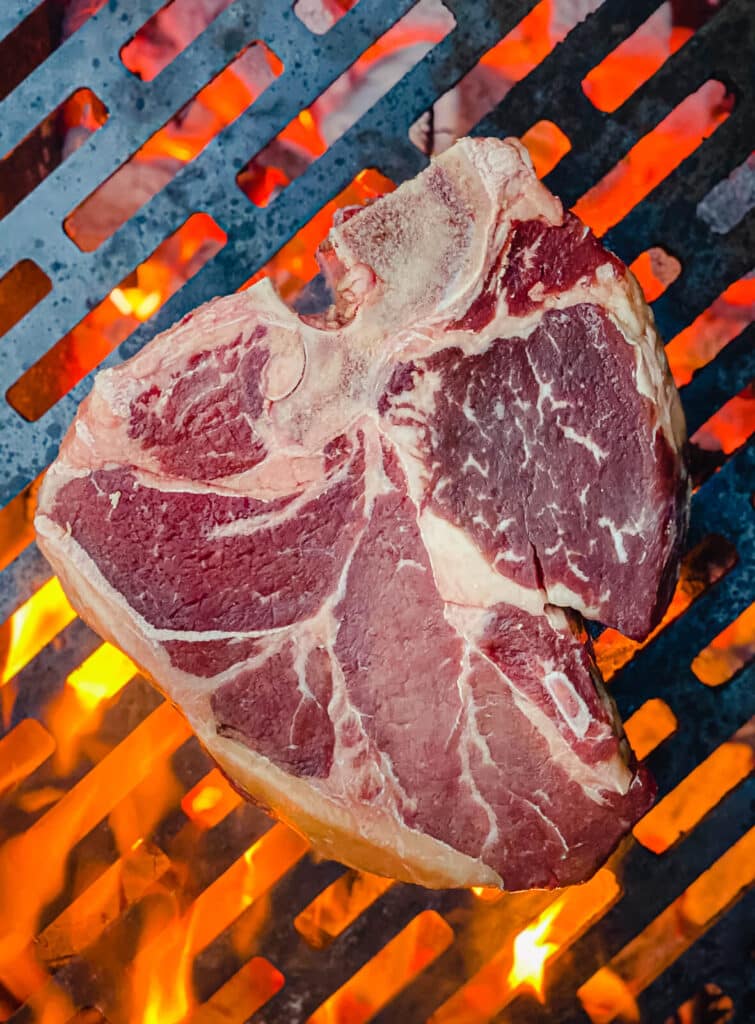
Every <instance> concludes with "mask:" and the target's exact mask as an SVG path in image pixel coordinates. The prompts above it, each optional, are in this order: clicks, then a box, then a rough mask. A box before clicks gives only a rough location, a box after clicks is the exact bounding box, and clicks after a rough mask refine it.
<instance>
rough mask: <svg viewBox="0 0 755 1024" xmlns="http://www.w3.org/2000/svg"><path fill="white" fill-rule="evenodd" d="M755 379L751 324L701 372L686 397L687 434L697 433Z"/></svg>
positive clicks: (687, 390)
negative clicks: (732, 397)
mask: <svg viewBox="0 0 755 1024" xmlns="http://www.w3.org/2000/svg"><path fill="white" fill-rule="evenodd" d="M753 379H755V327H754V326H753V325H752V324H751V325H750V326H749V327H746V328H745V329H744V330H743V331H742V333H741V334H740V335H739V336H738V337H736V338H734V339H733V341H730V342H729V343H728V345H726V347H725V348H723V349H722V350H721V351H720V352H719V353H718V355H717V356H716V358H715V359H714V360H713V361H712V362H710V363H708V365H707V366H704V367H703V368H702V369H701V370H699V371H698V372H697V373H696V374H695V376H694V377H693V378H692V380H691V381H690V383H689V384H688V385H687V386H686V387H685V389H684V391H683V393H682V395H683V402H684V412H685V415H686V417H687V431H688V433H689V434H690V435H691V434H694V432H695V431H696V430H697V429H698V427H701V426H702V425H703V423H705V421H706V420H707V419H709V418H710V417H711V416H712V415H713V413H714V412H716V411H717V410H718V409H720V408H721V406H722V405H724V403H725V402H727V401H728V400H729V399H730V398H731V396H732V395H736V394H737V392H739V391H741V390H742V388H743V387H745V386H746V385H747V384H749V383H750V381H751V380H753Z"/></svg>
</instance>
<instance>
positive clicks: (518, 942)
mask: <svg viewBox="0 0 755 1024" xmlns="http://www.w3.org/2000/svg"><path fill="white" fill-rule="evenodd" d="M560 909H561V908H560V904H559V903H558V902H556V903H554V904H552V905H551V906H550V907H548V909H547V910H545V911H543V913H542V914H541V915H540V916H539V917H538V918H537V920H536V921H534V922H533V923H532V924H531V925H529V927H527V928H525V929H524V930H523V931H521V932H519V934H518V935H517V937H516V938H515V939H514V962H513V964H512V965H511V970H510V971H509V977H508V983H509V985H510V986H511V988H512V989H515V988H524V987H526V988H530V989H532V991H533V992H534V993H535V995H536V996H537V998H538V999H539V1000H540V1002H541V1003H544V1002H545V995H544V984H543V983H544V975H545V964H546V962H547V960H548V958H549V957H551V956H552V955H553V954H554V953H555V952H556V950H557V949H558V944H557V943H555V942H549V941H547V939H546V936H547V935H548V934H549V933H550V931H551V927H552V925H553V922H554V920H555V919H556V917H557V916H558V913H559V910H560Z"/></svg>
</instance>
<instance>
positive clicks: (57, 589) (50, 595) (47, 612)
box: [0, 577, 76, 686]
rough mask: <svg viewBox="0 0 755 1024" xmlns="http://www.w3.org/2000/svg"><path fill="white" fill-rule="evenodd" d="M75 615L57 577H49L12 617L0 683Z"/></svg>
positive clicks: (20, 667)
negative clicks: (7, 648) (8, 643)
mask: <svg viewBox="0 0 755 1024" xmlns="http://www.w3.org/2000/svg"><path fill="white" fill-rule="evenodd" d="M75 618H76V612H75V611H74V610H73V608H72V607H71V606H70V604H69V603H68V599H67V597H66V595H65V594H64V593H63V588H62V587H61V586H60V583H59V582H58V580H57V578H56V577H53V578H52V579H51V580H48V581H47V583H45V584H43V586H41V587H40V588H39V590H38V591H37V592H36V594H34V595H33V596H32V597H30V598H29V600H28V601H25V602H24V604H22V605H21V607H20V608H19V609H18V610H17V611H16V612H14V613H13V615H12V616H11V619H10V623H11V638H10V645H9V650H8V655H7V658H6V660H5V666H4V668H3V669H2V672H1V673H0V686H2V684H3V683H7V682H8V680H9V679H12V678H13V676H14V675H15V674H16V673H17V672H20V670H21V669H22V668H23V667H24V665H27V664H28V663H29V662H30V661H31V659H32V658H33V657H35V656H36V655H37V654H39V652H40V651H41V650H42V648H43V647H46V646H47V644H49V642H50V641H51V640H52V638H53V637H54V636H57V634H58V633H59V632H60V631H61V629H64V628H65V627H66V626H67V625H68V623H69V622H72V621H73V620H74V619H75Z"/></svg>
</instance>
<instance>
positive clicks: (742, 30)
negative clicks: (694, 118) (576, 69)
mask: <svg viewBox="0 0 755 1024" xmlns="http://www.w3.org/2000/svg"><path fill="white" fill-rule="evenodd" d="M602 9H603V8H599V11H600V10H602ZM750 20H751V11H750V8H749V4H748V3H747V0H729V3H727V4H726V6H725V7H723V8H722V10H721V11H720V12H719V13H718V14H717V15H716V16H715V17H714V18H712V19H711V20H710V21H709V22H708V23H707V24H706V25H704V26H703V27H702V28H701V29H700V30H699V31H698V32H696V33H695V35H694V36H692V38H691V39H690V40H689V42H687V43H686V44H685V45H684V46H683V47H681V49H679V50H677V52H676V53H675V54H673V55H672V56H671V57H669V59H668V60H667V61H666V62H665V63H664V64H663V65H662V66H661V67H660V68H659V70H658V71H657V72H656V73H655V74H654V75H653V77H652V78H651V79H649V81H647V82H646V83H645V84H644V85H643V86H641V87H640V88H639V89H638V90H637V91H636V92H635V93H634V94H633V95H632V96H630V97H629V99H628V100H626V102H625V103H624V104H623V105H622V106H621V107H619V109H618V110H617V111H615V112H614V113H613V114H612V115H611V116H610V117H607V116H605V115H604V119H603V123H602V124H601V126H600V130H599V131H598V132H596V133H594V134H593V133H592V132H591V131H590V129H591V127H592V126H591V125H590V124H587V125H585V126H584V127H580V129H579V133H578V135H577V139H576V142H577V143H578V145H577V146H575V147H574V148H573V149H572V150H571V152H570V153H568V154H567V155H566V156H565V157H564V159H563V160H562V161H561V162H560V164H559V165H558V166H557V167H556V168H555V170H554V171H553V173H552V175H549V177H548V179H547V181H548V186H549V188H552V189H553V190H554V191H555V192H556V193H557V194H558V195H560V196H561V197H562V198H563V199H564V201H565V202H566V203H573V202H575V201H576V200H577V199H578V198H579V196H580V195H582V193H583V192H584V191H585V182H587V181H596V180H599V179H600V178H602V177H603V175H605V174H607V173H608V171H610V170H611V168H612V167H613V166H614V165H615V164H616V163H617V162H618V160H620V159H621V158H622V157H624V156H626V154H627V153H628V152H629V150H630V149H631V148H632V146H633V145H634V144H635V143H636V142H637V140H638V139H640V138H642V136H643V135H646V134H647V133H648V132H649V131H650V130H652V129H653V128H654V127H655V126H656V125H657V124H658V123H659V122H660V121H662V120H663V118H664V117H665V116H666V115H667V114H668V113H670V111H671V110H672V109H673V108H674V107H675V106H677V105H678V104H679V103H680V102H681V101H682V100H683V99H684V98H685V97H686V96H689V95H690V93H693V92H694V91H695V90H696V89H697V88H699V86H701V85H702V84H703V83H704V82H706V81H708V79H710V78H719V79H722V80H723V81H724V82H737V83H739V82H742V83H743V84H744V83H746V82H747V66H748V64H749V60H750V57H749V52H748V49H747V46H746V40H747V36H748V28H749V24H750ZM585 24H587V22H585ZM724 54H725V56H724ZM590 63H591V64H592V63H594V62H593V61H591V62H590ZM541 66H542V65H541ZM580 92H581V88H580ZM507 99H508V97H507ZM505 103H506V100H504V104H505ZM574 142H575V140H574V139H573V140H572V143H574Z"/></svg>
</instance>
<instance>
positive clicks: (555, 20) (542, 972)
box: [0, 0, 755, 1024]
mask: <svg viewBox="0 0 755 1024" xmlns="http://www.w3.org/2000/svg"><path fill="white" fill-rule="evenodd" d="M754 23H755V17H754V16H753V9H752V5H751V4H750V3H748V2H747V0H729V2H728V3H716V2H715V0H670V2H668V0H667V2H666V3H659V0H632V2H631V3H630V2H628V0H624V2H619V0H606V2H605V3H603V4H600V3H599V2H594V0H572V2H568V0H541V2H540V3H539V4H535V3H534V2H532V0H522V2H520V0H508V2H501V0H445V2H444V3H440V0H438V2H432V0H420V2H419V3H412V2H409V0H392V2H390V3H388V2H384V0H359V2H358V3H356V4H354V3H351V2H349V0H298V2H297V3H295V4H293V3H291V2H290V0H281V2H280V3H262V2H259V0H173V2H172V3H170V4H166V3H165V0H129V2H126V0H109V2H104V0H46V2H43V3H40V2H39V0H10V2H8V3H4V4H2V8H1V9H0V96H2V99H1V100H0V154H2V157H0V218H1V219H0V240H1V242H2V244H0V334H2V335H4V336H3V337H2V338H1V339H0V381H1V382H2V393H3V400H2V404H1V405H0V466H2V475H1V478H0V479H1V485H0V486H1V489H2V493H1V494H0V506H2V508H1V510H0V570H1V575H0V620H1V621H2V622H3V625H2V626H0V680H1V681H2V685H1V686H0V711H1V713H2V719H1V720H0V1019H2V1020H12V1021H14V1022H21V1021H23V1022H26V1021H43V1022H45V1024H50V1022H52V1021H60V1022H67V1021H71V1020H75V1021H79V1022H84V1021H109V1022H110V1024H118V1022H121V1021H123V1022H127V1021H128V1022H132V1021H137V1022H140V1024H141V1022H160V1024H178V1022H179V1021H184V1020H186V1021H208V1022H209V1021H218V1020H223V1021H238V1022H242V1021H246V1020H254V1021H260V1022H262V1021H264V1022H267V1024H278V1022H280V1024H294V1022H299V1021H302V1022H303V1021H308V1020H311V1021H313V1022H314V1024H324V1022H339V1024H346V1022H364V1021H368V1020H372V1021H381V1022H386V1024H387V1022H396V1021H400V1022H414V1021H425V1020H428V1019H432V1021H434V1022H435V1024H441V1022H448V1024H450V1022H452V1021H453V1022H458V1024H461V1022H464V1024H476V1022H482V1021H490V1020H495V1021H504V1020H512V1021H554V1020H556V1021H580V1020H583V1021H588V1020H591V1021H593V1022H608V1021H610V1020H620V1021H652V1022H655V1021H664V1020H678V1021H710V1022H713V1021H727V1020H732V1019H734V1020H742V1021H745V1020H748V1019H751V1017H752V1015H753V1013H755V1002H754V999H755V997H754V995H753V973H752V960H751V950H752V939H753V920H755V905H754V904H753V897H752V892H751V891H750V887H751V884H752V881H753V877H755V834H754V832H753V830H752V828H751V825H752V821H751V819H752V811H751V803H752V795H753V794H752V778H751V770H752V764H753V747H754V746H755V738H754V732H755V730H754V728H753V723H752V720H751V716H752V714H753V703H755V701H754V700H753V696H752V693H753V685H752V683H753V671H752V664H751V658H752V654H753V649H754V645H753V633H754V632H755V630H754V617H753V614H752V608H751V601H752V590H753V578H754V575H755V570H754V568H753V550H754V548H755V545H754V544H753V532H754V531H753V504H752V492H753V489H754V484H753V446H752V443H751V438H750V435H751V432H752V428H753V423H754V422H755V421H754V418H753V392H752V375H753V352H755V345H754V344H753V340H754V339H753V329H752V319H753V315H752V313H753V308H754V306H755V279H754V278H753V276H752V261H753V245H752V226H753V216H752V212H751V209H750V207H751V205H752V202H753V199H752V196H753V168H752V163H751V158H750V150H751V145H752V132H751V126H752V124H753V114H754V111H753V94H754V93H753V81H752V66H753V42H754V41H755V40H754V39H753V36H754V32H753V26H754ZM462 134H472V135H496V136H501V137H503V136H507V135H516V136H519V137H521V138H522V139H523V141H524V142H525V144H526V145H527V146H528V148H529V150H530V153H531V155H532V157H533V161H534V163H535V166H536V169H537V170H538V173H539V174H540V175H541V176H542V177H543V178H544V180H545V181H546V183H547V185H548V186H549V187H550V188H551V189H552V190H553V191H554V192H555V193H556V194H557V195H559V196H561V197H562V199H563V200H564V202H565V204H566V205H568V206H572V207H573V208H574V209H575V210H576V211H577V213H578V214H579V215H580V216H581V217H582V218H583V220H585V221H586V222H587V223H588V224H590V225H591V226H592V227H593V229H594V230H595V231H596V233H597V234H599V235H602V236H603V238H604V240H605V243H606V244H607V245H608V246H609V247H610V248H611V249H612V250H614V251H615V252H616V253H617V254H618V255H619V256H620V257H621V259H622V260H624V261H625V262H626V263H627V264H628V265H630V266H631V267H632V269H633V270H634V272H635V273H636V275H637V276H638V278H639V280H640V282H641V284H642V286H643V288H644V290H645V293H646V296H647V298H648V300H649V301H651V303H652V306H653V310H654V313H655V316H656V320H657V322H658V326H659V329H660V332H661V334H662V336H663V337H664V339H665V340H666V341H667V343H668V344H667V352H668V356H669V362H670V364H671V368H672V372H673V374H674V377H675V380H676V382H677V384H678V386H679V387H680V389H681V395H682V401H683V404H684V408H685V412H686V416H687V423H688V429H689V433H690V438H691V440H690V446H689V457H690V465H691V468H692V471H693V476H694V480H695V484H696V491H695V494H694V497H693V506H692V525H691V531H690V537H689V540H688V552H687V555H686V557H685V560H684V564H683V568H682V576H681V580H680V583H679V586H678V589H677V592H676V595H675V597H674V600H673V602H672V604H671V607H670V609H669V612H668V614H667V616H666V618H665V619H664V622H663V624H662V626H661V627H660V628H659V629H658V630H657V631H656V633H655V634H654V635H653V636H652V637H651V638H650V639H649V640H648V641H647V642H646V643H644V644H637V643H633V642H631V641H629V640H627V639H625V638H624V637H622V636H620V635H619V634H617V633H616V632H615V631H612V630H606V631H603V632H602V633H601V632H600V631H599V630H596V631H595V648H596V655H597V658H598V662H599V664H600V667H601V669H602V671H603V673H604V675H605V677H606V679H607V680H608V681H609V684H610V689H611V692H612V694H613V696H614V698H615V699H616V701H617V703H618V706H619V709H620V711H621V714H622V717H623V718H624V720H625V722H627V729H628V734H629V737H630V740H631V742H632V744H633V746H634V747H635V750H636V751H637V753H638V755H639V756H641V757H644V758H646V760H647V763H648V765H649V767H650V768H651V770H652V772H653V773H654V775H655V776H656V778H657V780H658V783H659V788H660V794H659V803H658V805H657V806H656V808H655V809H654V810H653V811H651V812H650V813H649V814H648V815H647V816H646V818H645V819H643V821H642V822H640V823H639V824H638V826H637V827H636V828H635V830H634V834H633V836H632V837H631V838H630V839H629V840H628V841H627V842H626V843H625V844H624V846H623V847H622V849H621V850H620V851H619V852H618V854H617V855H615V856H614V857H613V858H612V860H611V861H610V862H609V863H608V864H607V865H606V867H605V868H604V869H602V870H601V871H599V872H598V874H597V875H596V876H595V877H594V879H593V880H592V881H591V882H589V883H587V884H586V885H585V886H581V887H576V888H574V889H569V890H564V891H562V892H560V893H544V892H532V893H522V894H504V895H501V894H500V893H497V892H494V891H491V890H473V891H441V892H432V891H427V890H424V889H421V888H419V887H414V886H409V885H402V884H396V883H391V882H390V881H389V880H385V879H380V878H377V877H375V876H370V875H366V874H365V873H360V872H355V871H349V870H346V869H344V868H343V867H342V866H341V865H339V864H336V863H332V862H317V861H315V859H314V858H313V857H312V856H311V854H310V853H309V851H308V848H307V845H306V843H304V841H303V840H301V839H300V838H299V837H297V836H296V835H294V834H293V833H291V832H290V831H289V830H288V829H286V828H285V827H284V826H282V825H280V824H273V823H272V822H271V821H270V820H269V819H268V818H267V817H266V816H265V815H264V814H263V813H262V812H261V811H259V810H258V809H256V808H254V807H251V806H249V805H247V804H245V803H243V802H242V801H241V800H240V798H239V797H238V796H237V795H236V794H235V793H234V792H233V790H232V789H231V788H230V787H229V786H228V784H227V782H226V780H225V779H224V778H223V776H222V775H220V774H219V773H218V772H217V770H216V769H214V768H213V766H212V764H211V763H210V762H209V761H208V759H207V758H206V756H205V755H204V754H203V752H202V751H201V749H200V748H199V745H198V744H197V742H196V740H194V739H193V738H192V737H191V736H190V734H189V731H188V729H187V727H186V726H185V724H184V723H183V721H182V719H181V718H180V716H179V715H178V714H177V712H175V711H174V709H173V708H171V707H170V706H169V705H167V704H166V703H164V702H161V700H160V698H159V696H158V695H157V694H156V693H155V692H154V691H153V690H152V689H151V687H150V686H149V685H148V684H147V683H146V681H145V680H144V679H142V678H141V677H140V676H139V674H138V672H137V670H136V668H135V666H133V665H132V664H131V663H130V662H129V661H128V659H127V658H125V657H124V656H123V655H121V654H120V653H119V652H118V651H116V650H114V649H113V648H111V647H109V646H108V645H107V644H101V642H100V640H99V639H98V638H97V637H96V636H95V635H94V634H93V633H92V632H91V631H90V630H89V629H88V628H87V627H86V626H84V624H83V623H82V622H81V621H80V620H79V619H78V618H77V617H76V616H75V614H74V613H73V611H72V609H70V606H68V604H67V601H66V600H65V597H64V595H63V594H62V591H61V590H60V588H59V586H58V584H57V581H56V580H54V579H51V578H50V573H49V568H48V567H47V566H46V563H44V561H43V559H42V558H41V556H40V554H39V552H38V550H37V548H36V546H35V543H34V539H33V531H32V530H31V526H30V522H31V514H32V511H33V507H34V500H35V494H36V488H37V485H38V481H39V478H40V476H41V474H42V473H43V472H44V470H45V468H46V466H47V465H49V463H50V462H51V460H52V459H53V457H54V456H55V454H56V451H57V446H58V444H59V441H60V438H61V437H62V435H63V432H64V431H65V429H66V428H67V425H68V423H69V422H70V420H71V418H72V416H73V413H74V410H75V408H76V405H77V403H78V402H79V401H80V400H81V398H82V397H83V396H84V395H85V394H86V393H87V391H88V389H89V387H90V385H91V377H92V373H93V372H94V370H95V368H98V367H102V366H106V365H113V364H115V363H117V362H118V361H120V360H122V359H124V358H127V357H128V356H129V355H131V354H133V353H134V352H136V351H137V350H138V349H139V348H140V347H141V346H142V345H143V344H145V342H147V341H148V340H149V339H150V338H151V337H153V336H154V334H155V333H156V332H157V331H158V330H160V329H163V328H165V327H167V326H169V325H170V324H171V323H173V322H174V321H176V320H178V319H179V318H180V317H181V316H182V315H183V314H184V313H186V312H187V311H188V310H190V309H192V308H193V307H194V306H196V305H198V304H199V303H201V302H203V301H205V300H207V299H209V298H211V297H212V296H214V295H216V294H222V293H228V292H232V291H234V290H236V289H239V288H242V287H245V286H248V285H249V284H250V283H251V282H252V281H254V280H257V279H258V277H259V276H260V273H263V272H264V273H268V274H269V275H270V276H271V277H272V278H273V280H274V282H275V283H276V285H277V287H278V288H279V289H280V291H281V293H282V294H283V296H284V297H285V298H286V300H287V301H290V302H292V303H293V304H295V305H297V307H298V308H300V309H303V310H312V309H314V308H317V306H318V305H321V304H322V302H323V301H324V296H323V292H322V287H321V285H320V282H319V279H318V278H317V276H316V274H317V268H316V265H315V264H314V261H313V259H312V253H313V252H314V250H315V248H316V246H317V244H318V243H319V242H320V241H321V240H322V238H323V237H324V236H325V234H326V232H327V230H328V227H329V225H330V222H331V220H332V214H333V211H334V210H335V209H336V208H337V207H339V206H343V205H347V204H352V203H364V202H366V201H368V200H370V199H372V198H374V197H375V196H376V195H379V194H381V193H383V192H386V191H388V190H390V189H392V188H393V187H395V185H396V184H398V183H399V182H401V181H403V180H405V179H406V178H408V177H411V176H413V175H414V174H416V173H417V172H418V171H419V170H421V169H422V168H423V167H424V166H426V164H427V161H428V155H429V154H431V153H434V152H439V151H440V150H442V149H443V148H445V147H446V146H448V145H449V144H450V142H451V141H452V140H453V138H454V137H456V136H458V135H462Z"/></svg>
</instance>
